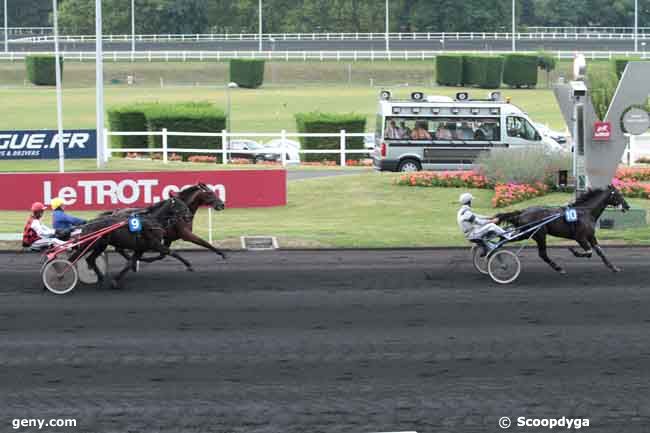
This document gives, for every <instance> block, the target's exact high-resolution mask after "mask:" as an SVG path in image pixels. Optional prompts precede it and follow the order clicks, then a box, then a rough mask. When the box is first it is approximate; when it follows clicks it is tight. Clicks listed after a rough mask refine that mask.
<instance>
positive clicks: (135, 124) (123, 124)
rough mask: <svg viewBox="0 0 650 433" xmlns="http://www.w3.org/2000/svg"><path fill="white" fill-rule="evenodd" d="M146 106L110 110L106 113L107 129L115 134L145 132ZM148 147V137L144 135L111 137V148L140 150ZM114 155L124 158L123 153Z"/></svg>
mask: <svg viewBox="0 0 650 433" xmlns="http://www.w3.org/2000/svg"><path fill="white" fill-rule="evenodd" d="M149 105H151V104H149ZM147 106H148V105H145V104H133V105H124V106H119V107H112V108H110V109H109V110H108V111H107V114H108V127H109V129H110V130H111V131H117V132H144V131H147V118H146V116H145V111H146V109H147ZM148 145H149V137H148V136H146V135H138V136H114V135H113V136H111V147H113V148H136V149H140V148H144V147H148ZM115 155H118V156H122V157H125V156H126V154H124V153H116V154H115Z"/></svg>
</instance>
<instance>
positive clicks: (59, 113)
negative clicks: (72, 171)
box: [5, 0, 65, 173]
mask: <svg viewBox="0 0 650 433" xmlns="http://www.w3.org/2000/svg"><path fill="white" fill-rule="evenodd" d="M5 1H6V0H5ZM52 19H53V21H54V22H53V24H54V70H55V73H56V125H57V131H58V137H59V173H63V172H64V171H65V162H64V161H65V152H64V149H63V109H62V105H63V95H62V92H61V61H60V58H61V55H60V53H59V11H58V6H57V0H52Z"/></svg>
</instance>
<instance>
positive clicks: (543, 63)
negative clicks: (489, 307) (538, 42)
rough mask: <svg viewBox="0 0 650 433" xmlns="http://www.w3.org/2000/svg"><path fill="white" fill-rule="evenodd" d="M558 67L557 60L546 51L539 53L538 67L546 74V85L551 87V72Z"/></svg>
mask: <svg viewBox="0 0 650 433" xmlns="http://www.w3.org/2000/svg"><path fill="white" fill-rule="evenodd" d="M556 66H557V58H556V57H555V56H554V55H553V54H551V53H548V52H546V51H540V52H539V53H537V67H538V68H539V69H541V70H542V71H545V72H546V85H547V86H550V85H551V72H552V71H554V70H555V67H556Z"/></svg>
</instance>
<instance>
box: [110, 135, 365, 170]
mask: <svg viewBox="0 0 650 433" xmlns="http://www.w3.org/2000/svg"><path fill="white" fill-rule="evenodd" d="M366 135H367V134H365V133H349V132H346V131H345V130H341V131H339V132H336V133H322V134H301V133H289V132H287V131H285V130H282V131H281V132H279V133H235V132H228V131H226V130H223V131H221V132H214V133H208V132H172V131H168V130H167V129H163V130H162V131H146V132H115V131H108V130H106V129H105V130H104V138H105V139H104V143H105V145H106V146H107V149H106V150H107V151H106V152H105V154H106V155H107V156H108V155H111V154H113V153H160V154H162V161H163V163H164V164H167V163H168V162H169V155H170V154H174V153H191V154H205V155H221V158H222V162H223V163H224V164H227V163H228V159H229V154H232V153H238V154H249V155H256V154H264V153H274V152H273V151H274V150H278V151H279V153H280V162H281V163H282V165H283V166H286V165H287V162H288V161H287V158H286V157H287V152H290V151H297V152H298V153H299V154H301V155H305V154H336V155H338V157H339V163H340V165H341V166H342V167H345V166H346V162H347V156H348V155H359V154H361V155H368V154H370V153H372V150H371V149H348V148H347V140H348V139H349V138H359V137H361V138H363V137H365V136H366ZM137 136H140V137H143V136H146V137H149V136H156V137H162V139H161V142H162V147H160V148H149V147H146V148H109V147H108V142H109V140H108V138H109V137H137ZM169 137H213V138H215V139H220V141H221V143H222V144H223V143H229V142H230V140H232V139H233V138H236V139H259V138H271V139H280V140H281V145H280V148H261V149H256V150H235V149H230V148H229V146H227V145H226V146H224V145H222V146H221V148H220V149H204V148H203V149H190V148H172V147H169ZM301 137H315V138H335V139H338V140H337V141H338V143H339V146H338V147H337V148H334V149H309V150H304V149H291V148H290V147H289V145H288V143H287V140H290V139H292V138H301Z"/></svg>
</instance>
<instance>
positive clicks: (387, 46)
mask: <svg viewBox="0 0 650 433" xmlns="http://www.w3.org/2000/svg"><path fill="white" fill-rule="evenodd" d="M389 12H390V8H389V5H388V0H386V51H390V21H389V19H390V18H389Z"/></svg>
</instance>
